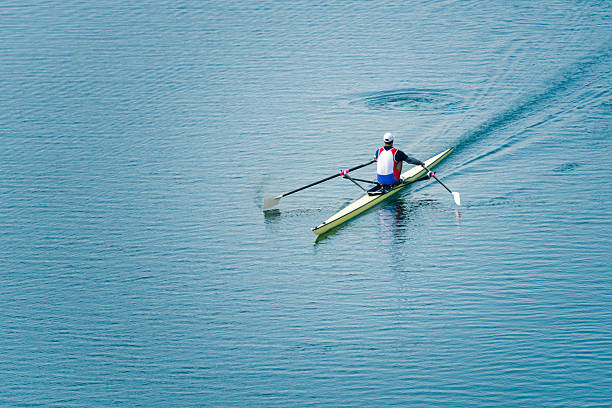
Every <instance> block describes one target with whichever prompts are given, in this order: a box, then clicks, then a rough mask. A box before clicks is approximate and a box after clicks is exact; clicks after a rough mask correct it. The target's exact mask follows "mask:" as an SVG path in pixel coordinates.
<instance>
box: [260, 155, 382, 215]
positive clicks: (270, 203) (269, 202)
mask: <svg viewBox="0 0 612 408" xmlns="http://www.w3.org/2000/svg"><path fill="white" fill-rule="evenodd" d="M375 161H376V159H374V160H370V161H369V162H367V163H363V164H360V165H359V166H355V167H353V168H352V169H348V170H342V171H341V172H339V173H337V174H334V175H333V176H329V177H325V178H324V179H323V180H319V181H315V182H314V183H310V184H308V185H307V186H304V187H300V188H296V189H295V190H292V191H289V192H287V193H282V194H280V195H277V196H269V197H264V201H263V209H264V210H267V209H269V208H272V207H274V206H275V205H276V204H278V203H279V201H280V199H281V198H283V197H286V196H288V195H289V194H293V193H297V192H298V191H302V190H304V189H307V188H308V187H312V186H316V185H317V184H321V183H323V182H325V181H327V180H331V179H333V178H335V177H339V176H344V175H345V174H347V173H348V172H351V171H354V170H357V169H360V168H362V167H365V166H368V165H370V164H372V163H374V162H375Z"/></svg>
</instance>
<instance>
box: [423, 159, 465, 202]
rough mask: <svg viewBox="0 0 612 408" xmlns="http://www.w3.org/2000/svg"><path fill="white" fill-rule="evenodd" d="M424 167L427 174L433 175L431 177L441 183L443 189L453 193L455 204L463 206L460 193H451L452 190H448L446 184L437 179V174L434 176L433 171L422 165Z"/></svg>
mask: <svg viewBox="0 0 612 408" xmlns="http://www.w3.org/2000/svg"><path fill="white" fill-rule="evenodd" d="M422 167H423V168H424V169H425V170H427V173H429V174H431V176H432V177H433V178H435V179H436V181H437V182H438V183H440V184H441V185H442V187H444V188H445V189H446V191H448V192H449V193H451V194H452V196H453V200H455V204H457V205H461V196H460V195H459V193H457V192H456V191H455V192H453V191H451V189H450V188H448V187H446V184H444V183H443V182H441V181H440V179H439V178H437V177H436V175H435V174H434V173H433V172H432V171H430V170H429V169H428V168H427V167H425V166H424V165H422Z"/></svg>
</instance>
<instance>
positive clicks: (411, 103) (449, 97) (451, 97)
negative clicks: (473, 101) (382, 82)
mask: <svg viewBox="0 0 612 408" xmlns="http://www.w3.org/2000/svg"><path fill="white" fill-rule="evenodd" d="M462 102H463V99H462V98H461V97H459V96H458V95H455V94H453V93H451V92H449V91H448V90H438V89H394V90H390V91H378V92H372V93H367V94H362V95H359V97H358V98H357V99H355V100H352V101H351V102H349V104H350V105H352V106H356V107H359V108H365V109H368V110H385V111H392V110H393V111H404V112H405V111H410V112H421V113H423V112H441V111H451V110H452V111H456V110H459V109H462Z"/></svg>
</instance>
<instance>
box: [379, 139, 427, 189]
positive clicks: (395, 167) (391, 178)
mask: <svg viewBox="0 0 612 408" xmlns="http://www.w3.org/2000/svg"><path fill="white" fill-rule="evenodd" d="M393 139H394V137H393V135H392V134H391V133H389V132H387V133H385V134H384V136H383V141H384V143H385V145H384V146H383V147H381V148H380V149H378V150H377V151H376V181H378V184H377V185H376V186H374V187H372V188H371V189H369V190H368V194H369V195H376V194H384V193H386V192H388V191H389V190H391V189H392V188H393V186H395V185H396V184H398V183H399V182H400V181H401V180H400V175H401V174H402V162H406V163H410V164H417V165H419V164H420V165H421V166H425V163H423V162H422V161H420V160H417V159H415V158H414V157H410V156H408V155H407V154H406V153H404V152H402V151H401V150H399V149H398V148H396V147H393Z"/></svg>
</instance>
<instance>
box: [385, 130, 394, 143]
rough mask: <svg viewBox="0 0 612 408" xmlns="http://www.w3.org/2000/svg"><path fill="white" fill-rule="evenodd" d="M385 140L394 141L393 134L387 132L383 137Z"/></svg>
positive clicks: (386, 141)
mask: <svg viewBox="0 0 612 408" xmlns="http://www.w3.org/2000/svg"><path fill="white" fill-rule="evenodd" d="M383 140H384V141H385V143H388V142H392V141H393V135H392V134H391V133H390V132H387V133H385V136H384V137H383Z"/></svg>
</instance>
